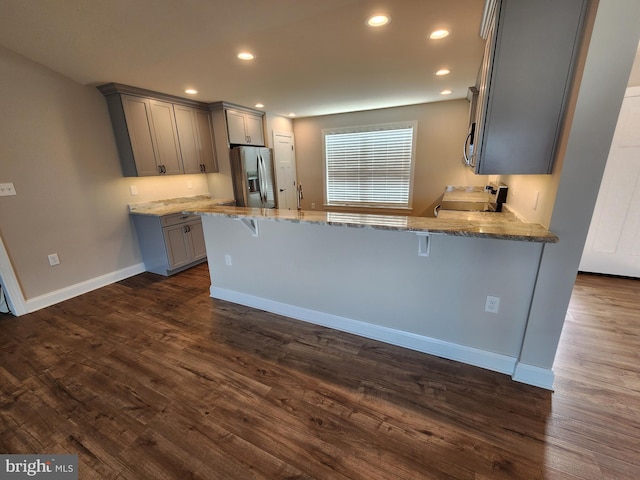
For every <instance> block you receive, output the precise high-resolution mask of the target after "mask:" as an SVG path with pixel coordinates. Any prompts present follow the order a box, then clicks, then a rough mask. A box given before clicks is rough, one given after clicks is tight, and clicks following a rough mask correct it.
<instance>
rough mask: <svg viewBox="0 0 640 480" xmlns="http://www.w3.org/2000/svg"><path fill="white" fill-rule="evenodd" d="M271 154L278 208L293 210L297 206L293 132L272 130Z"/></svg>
mask: <svg viewBox="0 0 640 480" xmlns="http://www.w3.org/2000/svg"><path fill="white" fill-rule="evenodd" d="M273 155H274V161H275V171H276V185H277V187H278V208H280V209H283V210H295V209H296V208H298V203H297V199H296V195H297V193H296V192H297V188H296V187H297V186H298V183H297V180H296V155H295V150H294V143H293V133H290V132H273Z"/></svg>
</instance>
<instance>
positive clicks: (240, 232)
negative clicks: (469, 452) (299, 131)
mask: <svg viewBox="0 0 640 480" xmlns="http://www.w3.org/2000/svg"><path fill="white" fill-rule="evenodd" d="M203 226H204V229H205V238H206V242H207V254H208V261H209V266H210V274H211V279H212V285H213V286H214V287H216V288H219V289H224V290H228V291H231V292H238V293H242V294H244V295H249V296H254V297H258V298H260V299H265V300H270V301H275V302H280V303H283V304H286V305H291V306H296V307H302V308H305V309H309V310H312V311H315V312H322V313H326V314H330V315H337V316H340V317H345V318H347V319H351V320H357V321H360V322H365V323H368V324H373V325H378V326H383V327H388V328H391V329H395V330H400V331H403V332H410V333H412V334H416V335H420V336H424V337H428V338H431V339H437V340H441V341H445V342H450V343H452V344H455V345H461V346H467V347H472V348H476V349H479V350H482V351H486V352H491V353H497V354H501V355H506V356H509V357H513V358H514V359H515V358H517V356H518V353H519V351H520V345H521V343H522V335H523V332H524V325H525V322H526V319H527V314H528V306H529V303H530V301H531V294H532V291H533V285H534V283H535V276H536V271H537V265H538V259H539V257H540V252H541V245H540V244H537V243H530V242H516V241H507V240H492V239H478V238H465V237H452V236H445V235H442V236H438V235H436V236H433V237H431V242H432V245H431V254H430V256H429V257H425V256H418V237H417V235H416V234H415V233H411V232H396V231H383V230H374V229H368V228H349V227H335V226H326V225H318V224H302V223H300V224H298V223H290V222H275V221H260V222H259V237H257V238H256V237H253V236H252V235H251V233H250V231H249V230H248V229H247V228H246V227H245V226H244V225H243V224H242V223H241V222H240V221H239V220H237V219H230V218H225V217H214V216H208V215H204V216H203ZM225 255H230V256H231V263H232V265H231V266H228V265H227V264H226V263H225ZM487 295H493V296H498V297H501V299H502V300H501V304H500V312H499V313H498V314H492V313H487V312H485V311H484V308H485V301H486V297H487Z"/></svg>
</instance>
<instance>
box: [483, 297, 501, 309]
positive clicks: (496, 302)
mask: <svg viewBox="0 0 640 480" xmlns="http://www.w3.org/2000/svg"><path fill="white" fill-rule="evenodd" d="M499 310H500V297H492V296H491V295H487V301H486V303H485V304H484V311H485V312H489V313H498V311H499Z"/></svg>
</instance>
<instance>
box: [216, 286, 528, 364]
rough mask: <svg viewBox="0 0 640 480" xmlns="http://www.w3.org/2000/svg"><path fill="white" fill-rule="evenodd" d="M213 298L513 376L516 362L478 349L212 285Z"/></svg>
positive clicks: (514, 359) (507, 357)
mask: <svg viewBox="0 0 640 480" xmlns="http://www.w3.org/2000/svg"><path fill="white" fill-rule="evenodd" d="M210 293H211V297H213V298H218V299H220V300H226V301H229V302H233V303H238V304H241V305H245V306H248V307H252V308H257V309H260V310H265V311H267V312H271V313H276V314H278V315H284V316H286V317H290V318H294V319H296V320H302V321H305V322H309V323H313V324H315V325H321V326H323V327H329V328H333V329H335V330H340V331H342V332H347V333H352V334H355V335H359V336H361V337H365V338H370V339H373V340H379V341H381V342H385V343H389V344H391V345H396V346H399V347H404V348H408V349H411V350H416V351H418V352H422V353H428V354H430V355H435V356H438V357H442V358H447V359H449V360H456V361H458V362H463V363H467V364H469V365H474V366H476V367H481V368H486V369H488V370H493V371H495V372H500V373H506V374H509V375H510V374H511V373H512V372H513V370H514V367H515V363H516V358H514V357H509V356H507V355H500V354H497V353H493V352H487V351H484V350H480V349H477V348H472V347H467V346H464V345H458V344H455V343H450V342H445V341H442V340H438V339H435V338H430V337H425V336H423V335H417V334H415V333H410V332H405V331H402V330H396V329H393V328H388V327H383V326H380V325H374V324H371V323H366V322H362V321H360V320H353V319H351V318H345V317H341V316H338V315H333V314H330V313H325V312H319V311H316V310H311V309H308V308H303V307H298V306H295V305H289V304H287V303H282V302H277V301H274V300H269V299H266V298H262V297H256V296H253V295H248V294H246V293H241V292H236V291H233V290H227V289H224V288H218V287H214V286H213V285H211V287H210Z"/></svg>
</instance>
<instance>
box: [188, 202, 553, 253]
mask: <svg viewBox="0 0 640 480" xmlns="http://www.w3.org/2000/svg"><path fill="white" fill-rule="evenodd" d="M182 213H185V214H197V215H212V216H221V217H229V218H240V219H247V220H268V221H275V222H291V223H313V224H321V225H332V226H341V227H354V228H371V229H377V230H393V231H408V232H425V233H431V234H439V235H451V236H459V237H479V238H496V239H502V240H517V241H523V242H540V243H556V242H558V237H557V236H556V235H555V234H553V233H551V232H550V231H549V230H547V229H546V228H544V227H543V226H542V225H539V224H533V223H524V222H521V221H519V220H518V219H517V218H516V217H515V215H513V214H511V213H483V212H447V213H446V214H444V212H442V214H441V215H440V216H438V217H437V218H433V217H409V216H400V215H371V214H354V213H336V212H320V211H315V210H314V211H307V210H300V211H298V210H278V209H261V208H245V207H226V206H215V205H213V204H211V203H209V204H208V205H207V204H206V203H202V204H200V205H199V206H196V207H195V208H190V207H187V208H184V209H183V210H182Z"/></svg>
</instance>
